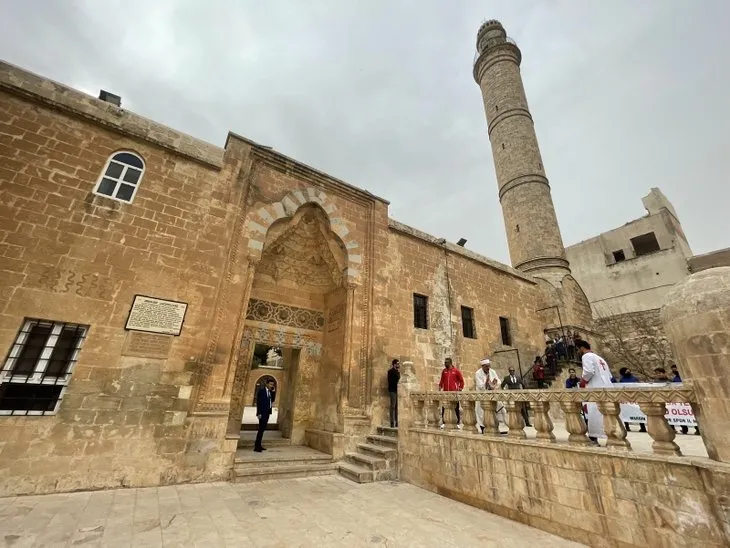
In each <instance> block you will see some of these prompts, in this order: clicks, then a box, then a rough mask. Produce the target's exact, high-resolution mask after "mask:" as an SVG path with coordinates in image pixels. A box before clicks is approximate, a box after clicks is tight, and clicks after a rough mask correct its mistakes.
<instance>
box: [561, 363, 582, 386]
mask: <svg viewBox="0 0 730 548" xmlns="http://www.w3.org/2000/svg"><path fill="white" fill-rule="evenodd" d="M568 373H569V376H568V378H567V379H565V388H576V387H577V386H578V383H579V382H580V377H578V376H577V375H576V374H575V369H573V368H572V367H571V368H570V369H568Z"/></svg>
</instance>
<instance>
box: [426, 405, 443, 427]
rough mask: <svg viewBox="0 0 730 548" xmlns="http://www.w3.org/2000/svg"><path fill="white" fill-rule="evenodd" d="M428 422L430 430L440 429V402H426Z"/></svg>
mask: <svg viewBox="0 0 730 548" xmlns="http://www.w3.org/2000/svg"><path fill="white" fill-rule="evenodd" d="M426 420H427V422H428V424H427V425H426V426H427V427H428V428H438V427H439V422H440V421H441V403H440V402H439V401H438V400H428V401H427V402H426Z"/></svg>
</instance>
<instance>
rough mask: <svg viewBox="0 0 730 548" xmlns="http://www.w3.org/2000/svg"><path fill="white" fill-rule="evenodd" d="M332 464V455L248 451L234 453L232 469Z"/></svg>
mask: <svg viewBox="0 0 730 548" xmlns="http://www.w3.org/2000/svg"><path fill="white" fill-rule="evenodd" d="M332 462H333V459H332V455H327V454H326V453H322V454H319V455H317V454H302V455H292V454H290V453H289V452H286V453H282V454H279V455H277V454H276V453H270V452H264V453H256V452H254V451H251V454H248V451H246V452H244V453H243V454H242V452H241V451H238V452H237V453H236V458H235V459H234V461H233V466H234V469H238V468H244V467H255V468H276V467H281V466H286V465H296V466H298V465H321V464H330V463H332Z"/></svg>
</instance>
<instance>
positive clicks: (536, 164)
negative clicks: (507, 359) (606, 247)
mask: <svg viewBox="0 0 730 548" xmlns="http://www.w3.org/2000/svg"><path fill="white" fill-rule="evenodd" d="M521 60H522V53H521V52H520V49H519V48H518V47H517V45H516V44H515V43H514V41H512V39H510V38H508V37H507V33H506V32H505V30H504V27H502V24H501V23H500V22H499V21H494V20H491V21H487V22H486V23H484V24H483V25H482V26H481V27H480V28H479V32H478V33H477V59H476V62H475V63H474V79H475V80H476V82H477V84H479V87H480V88H481V90H482V96H483V98H484V110H485V111H486V114H487V122H488V127H489V130H488V131H489V140H490V142H491V143H492V155H493V156H494V167H495V170H496V172H497V183H498V184H499V201H500V203H501V204H502V212H503V214H504V224H505V227H506V229H507V241H508V244H509V253H510V259H511V260H512V266H514V267H515V268H517V269H518V270H522V271H523V272H526V273H527V272H529V273H530V274H532V275H534V276H538V277H540V278H545V279H547V280H549V281H551V282H552V283H553V284H555V283H557V282H559V281H560V280H561V279H562V278H563V277H564V276H565V275H567V274H570V265H569V263H568V261H567V259H566V258H565V248H564V246H563V239H562V237H561V236H560V227H559V226H558V219H557V217H556V216H555V208H554V207H553V200H552V197H551V195H550V185H549V183H548V180H547V177H546V176H545V168H544V166H543V163H542V158H541V156H540V149H539V147H538V145H537V136H536V135H535V128H534V125H533V122H532V116H531V115H530V110H529V108H528V106H527V98H526V97H525V89H524V87H523V86H522V77H521V75H520V62H521Z"/></svg>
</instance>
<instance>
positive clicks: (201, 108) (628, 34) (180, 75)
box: [0, 0, 730, 262]
mask: <svg viewBox="0 0 730 548" xmlns="http://www.w3.org/2000/svg"><path fill="white" fill-rule="evenodd" d="M0 14H2V17H0V57H1V58H3V59H5V60H6V61H9V62H11V63H14V64H17V65H20V66H22V67H25V68H27V69H29V70H31V71H33V72H37V73H39V74H41V75H43V76H47V77H49V78H52V79H55V80H57V81H60V82H62V83H64V84H67V85H70V86H72V87H75V88H78V89H81V90H84V91H86V92H88V93H92V94H95V95H96V94H97V93H98V90H99V89H100V88H103V89H106V90H109V91H111V92H114V93H117V94H119V95H121V96H122V101H123V103H122V105H123V107H125V108H127V109H130V110H132V111H134V112H137V113H139V114H142V115H144V116H147V117H149V118H152V119H154V120H157V121H159V122H162V123H164V124H167V125H169V126H171V127H173V128H175V129H178V130H181V131H184V132H187V133H190V134H192V135H195V136H196V137H199V138H201V139H205V140H207V141H210V142H212V143H215V144H218V145H221V146H222V145H223V142H224V140H225V137H226V133H227V132H228V131H229V130H231V131H234V132H236V133H239V134H241V135H244V136H247V137H249V138H250V139H253V140H255V141H257V142H260V143H262V144H264V145H270V146H273V147H274V148H275V149H276V150H278V151H280V152H282V153H284V154H287V155H289V156H292V157H294V158H296V159H298V160H300V161H303V162H305V163H307V164H309V165H311V166H313V167H315V168H317V169H320V170H322V171H326V172H328V173H330V174H332V175H333V176H335V177H339V178H341V179H344V180H346V181H348V182H350V183H351V184H353V185H356V186H359V187H362V188H365V189H368V190H370V191H371V192H373V193H375V194H378V195H380V196H383V197H384V198H387V199H389V200H390V201H391V206H390V214H391V216H392V217H394V218H396V219H398V220H399V221H402V222H404V223H407V224H410V225H413V226H415V227H417V228H420V229H422V230H425V231H427V232H429V233H431V234H434V235H437V236H441V237H445V238H447V239H449V240H451V241H455V240H457V239H458V238H460V237H465V238H467V239H468V243H467V247H469V248H471V249H473V250H475V251H477V252H479V253H483V254H485V255H488V256H490V257H492V258H495V259H497V260H500V261H503V262H509V256H508V253H507V244H506V238H505V235H504V225H503V221H502V212H501V209H500V206H499V201H498V198H497V185H496V179H495V175H494V167H493V164H492V158H491V153H490V148H489V141H488V137H487V125H486V121H485V116H484V111H483V108H482V102H481V95H480V91H479V88H478V86H477V85H476V83H475V82H474V80H473V79H472V61H473V57H474V43H475V38H476V31H477V28H478V27H479V25H480V24H481V22H482V21H483V20H484V19H488V18H497V19H500V20H501V21H502V23H503V24H504V26H505V28H506V29H507V32H508V33H509V34H510V35H511V36H512V37H513V38H514V39H515V40H516V41H517V43H518V44H519V46H520V48H521V49H522V54H523V62H522V74H523V77H524V81H525V88H526V90H527V97H528V100H529V102H530V108H531V110H532V114H533V118H534V119H535V125H536V129H537V135H538V139H539V141H540V146H541V149H542V154H543V159H544V164H545V168H546V170H547V174H548V177H549V178H550V182H551V185H552V192H553V200H554V202H555V207H556V209H557V212H558V218H559V220H560V225H561V229H562V233H563V239H564V241H565V243H566V245H569V244H572V243H576V242H578V241H580V240H583V239H586V238H589V237H592V236H594V235H596V234H598V233H600V232H603V231H605V230H609V229H611V228H614V227H617V226H619V225H622V224H624V223H625V222H627V221H630V220H632V219H634V218H637V217H640V216H642V215H643V214H644V210H643V207H642V205H641V197H642V196H643V195H645V194H646V193H647V192H648V191H649V189H650V187H652V186H658V187H659V188H661V189H662V190H663V192H664V193H665V194H666V195H667V197H668V198H669V199H670V200H671V201H672V202H673V203H674V205H675V207H676V209H677V211H678V213H679V216H680V220H681V221H682V223H683V226H684V228H685V232H686V234H687V237H688V238H689V242H690V245H691V246H692V249H693V251H694V252H695V253H703V252H707V251H711V250H714V249H717V248H722V247H727V246H730V221H728V219H729V218H730V216H729V213H728V206H730V181H729V179H728V176H727V166H726V165H725V164H722V163H721V162H720V159H721V158H722V157H723V156H726V155H728V154H729V153H730V150H729V147H728V144H729V141H730V139H729V138H728V125H729V122H730V100H729V99H728V97H729V93H728V87H729V85H730V76H729V74H728V71H730V30H728V21H730V1H728V0H695V1H690V0H684V1H682V0H642V1H641V2H638V1H634V0H631V1H630V0H615V1H611V2H606V1H601V0H581V1H579V0H573V1H567V0H566V1H563V0H549V1H539V2H538V1H537V0H535V1H526V0H509V1H507V0H501V1H499V2H498V1H486V0H481V1H467V0H459V1H458V2H457V1H454V0H441V1H436V0H417V1H416V0H413V1H409V0H367V1H365V0H363V1H360V2H354V1H349V2H348V1H345V0H306V1H305V0H267V1H266V2H262V1H260V0H230V1H226V0H145V1H138V0H55V1H54V0H0ZM726 159H727V158H726Z"/></svg>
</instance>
